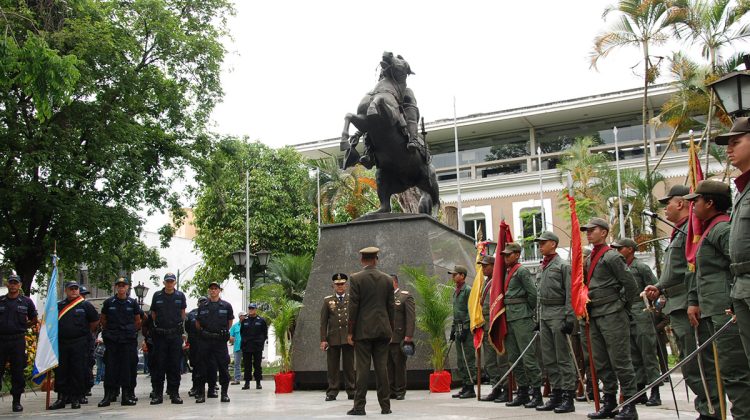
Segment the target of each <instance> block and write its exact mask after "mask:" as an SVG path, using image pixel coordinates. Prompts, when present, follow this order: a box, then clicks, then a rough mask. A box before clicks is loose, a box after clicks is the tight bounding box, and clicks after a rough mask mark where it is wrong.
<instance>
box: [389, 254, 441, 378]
mask: <svg viewBox="0 0 750 420" xmlns="http://www.w3.org/2000/svg"><path fill="white" fill-rule="evenodd" d="M401 270H402V271H403V272H405V273H406V274H407V275H408V276H409V277H411V284H412V286H413V287H414V290H415V291H416V292H417V299H416V306H417V328H419V329H420V330H421V331H424V332H425V333H426V334H427V336H428V339H427V344H428V347H429V351H430V363H431V365H432V370H433V373H431V374H430V392H450V390H451V373H450V372H449V371H447V370H445V358H446V356H447V352H448V342H447V340H446V339H445V331H446V329H447V328H448V323H449V322H450V317H451V313H452V310H453V308H452V306H451V293H453V289H452V288H451V287H449V286H448V285H445V284H441V283H440V280H439V279H438V278H437V277H435V276H428V275H427V274H426V273H425V270H424V269H422V268H415V267H408V266H404V267H401Z"/></svg>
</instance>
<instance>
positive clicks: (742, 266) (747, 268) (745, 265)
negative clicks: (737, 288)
mask: <svg viewBox="0 0 750 420" xmlns="http://www.w3.org/2000/svg"><path fill="white" fill-rule="evenodd" d="M729 270H730V271H731V272H732V275H734V276H740V275H742V274H747V273H750V261H745V262H741V263H734V264H729Z"/></svg>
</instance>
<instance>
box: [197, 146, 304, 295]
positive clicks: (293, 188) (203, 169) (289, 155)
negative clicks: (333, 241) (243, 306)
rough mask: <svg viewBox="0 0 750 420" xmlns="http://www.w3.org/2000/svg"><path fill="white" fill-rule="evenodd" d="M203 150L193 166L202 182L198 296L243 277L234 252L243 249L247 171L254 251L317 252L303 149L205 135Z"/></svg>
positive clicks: (199, 204) (198, 227)
mask: <svg viewBox="0 0 750 420" xmlns="http://www.w3.org/2000/svg"><path fill="white" fill-rule="evenodd" d="M199 150H200V152H199V155H198V156H197V157H196V159H195V161H194V165H193V166H194V167H195V170H196V177H195V179H196V181H197V182H198V186H197V187H196V189H195V195H196V204H195V209H194V212H195V221H194V223H195V226H196V228H197V235H196V237H195V245H196V247H197V248H198V249H199V250H200V251H201V253H202V254H203V259H204V261H205V265H203V266H201V267H200V268H199V269H198V270H197V272H196V275H195V276H194V277H193V279H192V280H191V281H190V283H191V284H190V285H191V286H195V288H194V290H193V293H194V294H196V295H199V294H201V293H203V292H205V290H206V287H207V286H208V284H209V283H210V282H211V281H218V282H222V281H223V280H224V279H226V278H228V277H229V275H230V274H234V275H235V278H240V277H242V276H244V270H242V269H240V268H237V267H235V265H234V262H233V261H232V258H231V254H232V252H234V251H236V250H238V249H245V171H246V170H249V174H250V181H249V194H248V197H249V213H250V249H251V250H259V249H266V250H269V251H271V253H272V255H283V254H294V255H305V254H312V253H313V252H314V251H315V249H316V247H317V223H316V220H315V213H314V208H313V205H312V203H310V202H309V200H308V198H307V196H306V191H309V189H310V185H309V184H310V183H312V182H314V180H311V179H310V176H309V174H308V167H307V165H306V164H305V161H304V160H303V158H302V156H301V155H300V154H299V153H297V152H296V151H295V150H293V149H292V148H289V147H285V148H282V149H276V150H274V149H271V148H269V147H268V146H265V145H263V144H261V143H258V142H254V143H247V141H246V140H241V139H237V138H232V137H224V138H213V139H205V141H203V142H202V144H201V147H200V149H199ZM272 260H273V257H272Z"/></svg>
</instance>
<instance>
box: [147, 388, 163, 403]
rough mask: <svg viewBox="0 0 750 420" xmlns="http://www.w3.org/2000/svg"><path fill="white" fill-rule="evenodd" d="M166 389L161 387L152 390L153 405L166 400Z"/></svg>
mask: <svg viewBox="0 0 750 420" xmlns="http://www.w3.org/2000/svg"><path fill="white" fill-rule="evenodd" d="M163 395H164V390H162V389H160V388H154V390H153V391H151V402H150V404H151V405H157V404H161V403H163V402H164V396H163Z"/></svg>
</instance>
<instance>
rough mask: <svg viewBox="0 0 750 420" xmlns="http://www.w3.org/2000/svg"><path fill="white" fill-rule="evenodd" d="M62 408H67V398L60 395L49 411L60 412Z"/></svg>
mask: <svg viewBox="0 0 750 420" xmlns="http://www.w3.org/2000/svg"><path fill="white" fill-rule="evenodd" d="M61 408H65V397H64V396H63V395H58V396H57V400H56V401H55V402H53V403H52V404H50V406H49V408H48V409H47V410H59V409H61Z"/></svg>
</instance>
